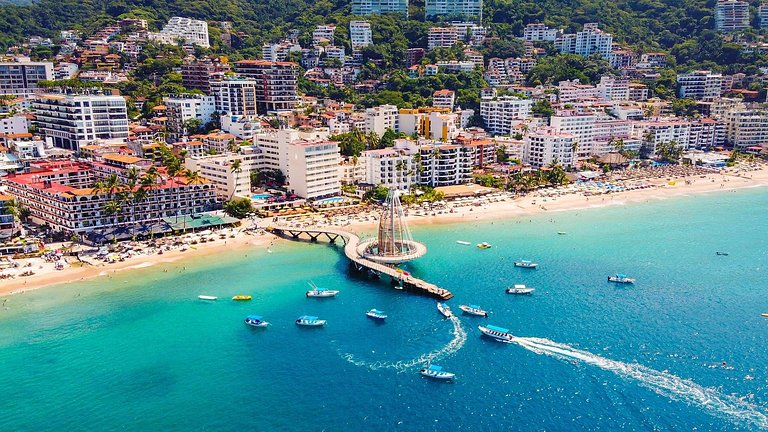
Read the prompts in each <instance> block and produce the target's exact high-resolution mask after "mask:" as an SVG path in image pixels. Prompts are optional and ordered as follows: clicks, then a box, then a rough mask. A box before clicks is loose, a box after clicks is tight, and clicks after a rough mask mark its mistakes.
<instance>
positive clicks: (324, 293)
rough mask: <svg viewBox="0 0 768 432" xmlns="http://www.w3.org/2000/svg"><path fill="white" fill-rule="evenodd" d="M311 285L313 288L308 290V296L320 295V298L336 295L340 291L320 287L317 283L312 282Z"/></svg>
mask: <svg viewBox="0 0 768 432" xmlns="http://www.w3.org/2000/svg"><path fill="white" fill-rule="evenodd" d="M309 286H311V287H312V289H311V290H309V291H307V297H320V298H325V297H336V294H338V293H339V291H338V290H329V289H325V288H319V287H318V286H317V285H315V284H314V283H312V282H310V283H309Z"/></svg>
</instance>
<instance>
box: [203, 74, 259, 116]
mask: <svg viewBox="0 0 768 432" xmlns="http://www.w3.org/2000/svg"><path fill="white" fill-rule="evenodd" d="M258 85H259V83H258V82H257V81H256V80H254V79H243V78H234V77H233V78H228V79H223V80H220V81H212V82H211V93H212V94H213V96H214V104H215V108H216V111H218V112H219V113H222V114H231V115H239V116H242V115H244V116H255V115H256V114H257V108H256V107H257V101H256V87H257V86H258Z"/></svg>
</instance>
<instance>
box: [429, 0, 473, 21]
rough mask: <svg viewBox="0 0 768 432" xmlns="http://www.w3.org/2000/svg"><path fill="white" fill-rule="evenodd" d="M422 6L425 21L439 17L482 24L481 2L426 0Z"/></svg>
mask: <svg viewBox="0 0 768 432" xmlns="http://www.w3.org/2000/svg"><path fill="white" fill-rule="evenodd" d="M424 6H425V7H424V15H425V17H426V18H427V19H430V18H435V17H440V18H443V19H461V20H474V21H477V22H482V18H483V1H482V0H426V1H425V4H424Z"/></svg>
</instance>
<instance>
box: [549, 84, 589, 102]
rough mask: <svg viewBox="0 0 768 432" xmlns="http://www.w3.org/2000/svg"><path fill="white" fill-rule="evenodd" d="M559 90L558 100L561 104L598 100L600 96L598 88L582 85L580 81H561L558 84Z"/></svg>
mask: <svg viewBox="0 0 768 432" xmlns="http://www.w3.org/2000/svg"><path fill="white" fill-rule="evenodd" d="M557 90H558V92H557V99H558V101H560V103H567V102H578V101H583V100H590V99H597V98H598V96H599V94H598V89H597V87H595V86H593V85H588V84H581V83H580V82H579V80H578V79H575V80H573V81H560V82H559V83H558V84H557Z"/></svg>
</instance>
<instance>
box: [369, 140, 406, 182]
mask: <svg viewBox="0 0 768 432" xmlns="http://www.w3.org/2000/svg"><path fill="white" fill-rule="evenodd" d="M417 153H418V148H417V147H416V145H415V144H414V143H412V142H411V141H409V140H398V142H397V143H396V144H395V146H394V147H392V148H385V149H380V150H367V151H364V152H363V154H362V159H363V163H364V164H365V182H366V183H369V184H373V185H384V186H386V187H388V188H390V189H397V190H408V189H409V188H410V187H411V186H412V185H415V184H417V183H418V180H419V179H418V175H419V170H418V166H417V163H416V158H415V155H416V154H417Z"/></svg>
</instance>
